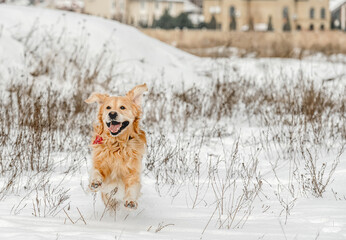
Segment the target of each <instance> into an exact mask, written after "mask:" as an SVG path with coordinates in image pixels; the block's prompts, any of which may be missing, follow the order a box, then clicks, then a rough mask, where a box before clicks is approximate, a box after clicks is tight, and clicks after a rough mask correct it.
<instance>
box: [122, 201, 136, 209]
mask: <svg viewBox="0 0 346 240" xmlns="http://www.w3.org/2000/svg"><path fill="white" fill-rule="evenodd" d="M124 206H125V207H127V208H129V209H133V210H136V209H137V207H138V203H137V202H136V201H126V202H125V204H124Z"/></svg>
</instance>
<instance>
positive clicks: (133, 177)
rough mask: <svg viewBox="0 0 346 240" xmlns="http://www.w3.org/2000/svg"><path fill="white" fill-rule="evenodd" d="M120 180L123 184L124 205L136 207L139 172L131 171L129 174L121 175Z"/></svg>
mask: <svg viewBox="0 0 346 240" xmlns="http://www.w3.org/2000/svg"><path fill="white" fill-rule="evenodd" d="M122 180H123V182H124V184H125V197H124V201H125V203H124V206H125V207H127V208H131V209H137V206H138V203H137V199H138V198H139V196H140V190H141V183H140V176H139V173H137V172H136V173H134V172H132V173H130V174H129V175H127V176H125V177H123V179H122Z"/></svg>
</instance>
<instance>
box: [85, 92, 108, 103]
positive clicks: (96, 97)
mask: <svg viewBox="0 0 346 240" xmlns="http://www.w3.org/2000/svg"><path fill="white" fill-rule="evenodd" d="M107 97H109V95H108V94H102V93H92V94H91V95H90V97H89V98H88V99H87V100H85V102H86V103H89V104H90V103H94V102H97V103H98V104H102V103H103V102H104V101H105V99H106V98H107Z"/></svg>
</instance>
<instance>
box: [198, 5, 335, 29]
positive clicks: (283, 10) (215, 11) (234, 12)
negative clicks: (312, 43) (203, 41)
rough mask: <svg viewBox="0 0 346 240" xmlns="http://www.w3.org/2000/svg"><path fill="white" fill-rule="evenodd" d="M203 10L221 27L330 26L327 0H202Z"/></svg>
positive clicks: (208, 19)
mask: <svg viewBox="0 0 346 240" xmlns="http://www.w3.org/2000/svg"><path fill="white" fill-rule="evenodd" d="M203 13H204V17H205V20H206V21H207V22H208V21H211V20H212V19H213V18H214V19H215V20H216V23H217V24H216V25H217V27H218V28H220V29H222V30H223V31H232V30H235V31H247V30H256V31H267V30H270V31H291V30H327V29H329V28H330V13H329V0H272V1H268V0H204V3H203ZM213 21H214V20H213Z"/></svg>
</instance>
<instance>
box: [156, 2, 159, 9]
mask: <svg viewBox="0 0 346 240" xmlns="http://www.w3.org/2000/svg"><path fill="white" fill-rule="evenodd" d="M155 8H156V9H159V1H155Z"/></svg>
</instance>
